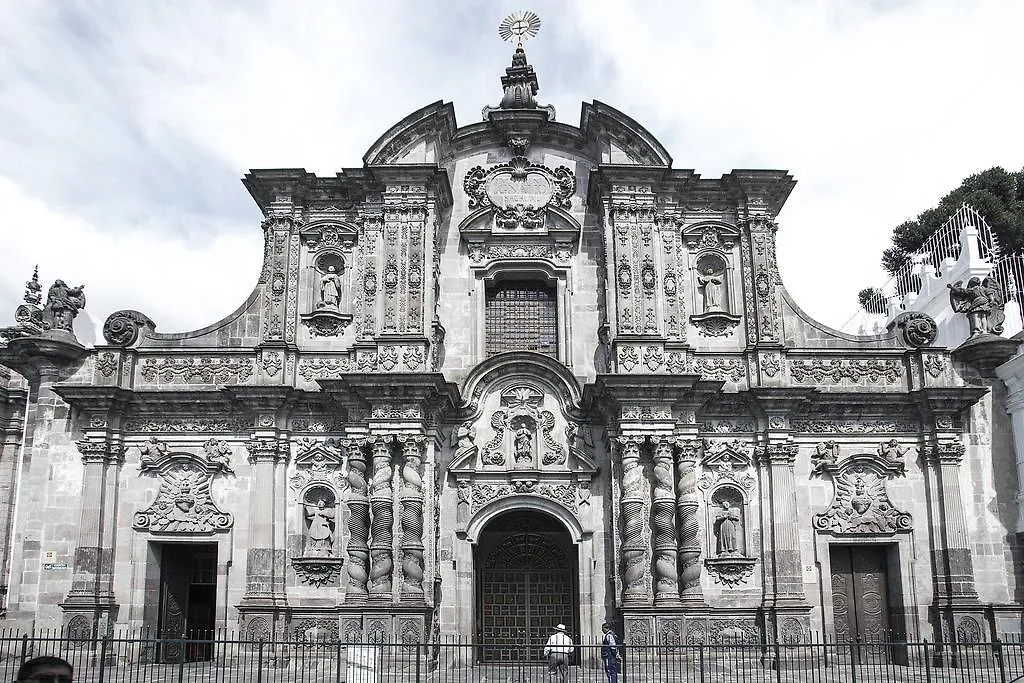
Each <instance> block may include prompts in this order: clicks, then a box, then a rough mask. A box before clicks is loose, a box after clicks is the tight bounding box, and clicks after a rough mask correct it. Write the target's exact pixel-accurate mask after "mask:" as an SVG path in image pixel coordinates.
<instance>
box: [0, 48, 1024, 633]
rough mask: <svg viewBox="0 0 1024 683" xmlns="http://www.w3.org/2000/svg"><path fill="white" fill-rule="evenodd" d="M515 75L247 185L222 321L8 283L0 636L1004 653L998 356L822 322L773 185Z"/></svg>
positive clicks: (914, 324) (779, 174) (1015, 569)
mask: <svg viewBox="0 0 1024 683" xmlns="http://www.w3.org/2000/svg"><path fill="white" fill-rule="evenodd" d="M502 85H503V88H504V96H503V98H502V101H501V103H500V104H499V105H498V106H494V107H488V108H485V110H484V118H483V120H482V121H480V122H477V123H473V124H470V125H466V126H462V127H460V126H458V125H457V124H456V121H455V116H454V110H453V108H452V106H451V105H450V104H444V103H440V102H439V103H435V104H431V105H428V106H426V107H424V108H422V109H419V110H417V111H415V112H413V113H412V114H410V115H409V116H408V117H406V118H405V119H403V120H402V121H400V122H399V123H397V124H396V125H395V126H393V127H392V128H391V129H390V130H388V131H387V132H385V133H384V134H383V135H382V136H381V137H380V139H379V140H377V142H375V143H374V144H373V146H372V147H371V148H370V149H369V151H368V152H367V153H366V155H365V157H364V158H363V164H362V165H361V166H358V167H353V168H345V169H343V170H341V171H339V172H338V173H337V174H336V175H334V176H330V177H319V176H316V175H313V174H311V173H308V172H306V171H304V170H302V169H272V170H257V171H252V172H250V173H249V174H248V175H246V176H245V179H244V185H245V187H246V189H247V190H248V191H249V192H250V194H251V195H252V197H253V198H254V199H255V201H256V202H257V204H258V205H259V207H260V209H261V210H262V212H263V214H264V216H265V220H264V221H263V224H262V231H263V234H264V238H265V245H266V248H265V252H264V256H263V269H262V273H261V276H260V278H259V282H258V284H257V285H256V287H255V289H254V290H253V292H252V294H251V296H249V298H248V299H247V300H246V301H244V302H243V303H242V304H241V306H240V307H239V308H238V309H237V311H235V312H234V313H233V314H231V315H230V316H228V317H227V318H225V319H224V320H221V321H219V322H215V323H213V324H211V325H210V326H208V327H205V328H203V329H200V330H196V331H194V332H188V333H181V334H162V333H159V332H157V331H156V329H155V326H154V323H153V322H152V321H150V319H149V318H148V317H147V316H145V315H144V314H142V313H139V312H137V311H128V310H125V311H119V312H117V313H114V314H113V315H111V316H110V317H109V318H108V319H107V321H106V324H105V325H104V329H103V335H104V339H105V343H103V344H100V345H97V346H96V347H95V348H85V347H83V346H81V345H80V344H79V343H78V342H77V340H76V339H75V338H74V335H73V333H72V332H71V331H70V330H71V325H70V320H71V318H73V316H74V313H75V312H77V310H78V308H80V306H81V305H84V298H81V289H78V290H77V291H78V295H79V296H80V298H79V299H77V300H76V299H75V298H74V297H73V296H71V297H69V296H68V288H67V287H66V286H63V289H60V288H58V289H57V290H56V291H55V290H54V289H52V288H51V290H50V294H51V296H49V297H48V300H47V303H46V304H45V305H41V304H42V296H41V288H40V286H39V285H38V283H36V282H35V281H33V283H30V285H31V286H30V289H29V293H28V295H27V296H26V303H25V304H24V305H23V306H22V307H21V308H20V309H19V315H18V321H19V322H18V324H17V325H15V326H14V327H12V328H8V329H7V330H6V331H5V333H4V336H5V338H6V342H5V344H4V345H3V346H2V347H0V360H2V362H3V363H4V365H5V366H6V367H7V368H9V369H10V370H11V372H9V373H6V376H5V379H4V386H3V388H2V389H0V394H2V398H3V399H4V402H3V404H2V409H3V410H4V411H5V412H4V413H3V415H0V417H2V418H3V420H2V422H0V425H2V428H3V441H2V449H3V450H2V458H0V485H2V486H4V488H5V490H6V493H7V495H6V496H5V498H4V500H5V501H7V502H6V504H5V505H4V506H3V507H0V532H2V533H3V538H2V539H0V540H2V541H3V546H2V550H3V553H4V556H3V560H4V562H3V572H4V575H3V583H4V584H5V585H6V591H7V592H6V596H5V608H6V622H5V623H6V624H7V625H11V626H17V627H30V626H36V627H42V626H61V625H63V626H66V627H67V628H69V629H70V630H71V632H72V633H74V634H87V633H96V632H100V633H103V632H107V631H108V630H110V629H114V628H115V627H132V628H136V627H150V628H152V629H156V630H157V631H159V632H160V633H162V634H167V635H180V634H181V633H194V632H201V631H203V630H206V629H212V628H221V627H226V628H230V629H238V630H240V631H241V632H242V633H244V634H245V636H246V637H252V638H268V637H271V636H275V635H282V634H283V635H288V636H289V637H290V636H293V635H298V636H300V637H301V636H302V635H303V634H306V633H308V632H310V629H315V630H316V631H317V632H319V633H327V634H330V635H332V636H338V637H341V638H344V639H372V640H378V641H379V640H386V641H398V642H413V641H415V642H423V641H426V640H428V639H431V638H433V637H437V636H438V635H460V636H463V637H471V638H474V639H478V640H480V641H483V642H488V643H498V644H501V643H510V642H513V641H516V640H517V639H521V638H523V637H526V638H529V639H531V640H534V641H536V640H540V641H541V642H542V641H543V638H544V637H545V635H546V633H547V631H548V629H550V627H551V626H552V625H554V624H555V623H559V622H562V623H565V624H567V625H569V627H570V631H571V632H572V633H573V634H574V635H575V636H578V637H583V638H594V637H597V636H598V635H599V634H600V624H601V623H602V622H603V621H605V620H609V621H613V622H616V623H618V624H620V625H621V627H622V628H623V630H624V632H625V636H626V638H627V639H628V641H630V642H646V643H678V642H706V643H714V642H721V641H722V640H723V639H727V638H732V639H735V638H742V639H746V640H749V641H758V642H760V641H763V640H764V641H769V642H770V641H772V640H776V639H778V640H780V641H785V642H796V641H800V640H803V639H806V638H809V637H810V636H811V634H812V632H813V633H825V634H829V635H834V636H837V637H839V638H853V637H861V638H865V639H872V638H874V639H878V638H886V637H896V638H910V639H915V638H937V637H945V638H955V639H959V640H961V641H978V640H982V639H987V638H989V637H992V636H994V635H997V634H1002V633H1006V632H1012V633H1019V632H1020V627H1021V608H1020V600H1021V592H1022V584H1021V581H1022V569H1021V558H1020V555H1019V549H1018V546H1017V541H1016V536H1015V534H1014V525H1015V520H1016V518H1017V504H1018V501H1017V500H1016V492H1017V481H1016V471H1015V463H1014V456H1013V449H1012V440H1011V437H1010V433H1009V428H1008V425H1007V421H1006V417H1005V414H1004V409H1003V406H1002V401H1003V400H1004V399H1005V396H1002V395H1001V394H1000V391H1001V390H1000V389H999V386H1001V385H1000V384H999V383H998V382H995V381H994V378H993V374H992V367H993V366H994V364H995V363H997V362H1002V361H1003V360H1005V359H1006V358H1007V357H1009V355H1010V354H1011V353H1012V352H1013V350H1014V349H1015V348H1016V346H1015V344H1010V343H1009V342H1007V341H1006V340H1003V342H1002V345H999V344H996V345H995V346H993V345H992V344H988V345H986V344H985V343H981V342H985V341H986V340H975V341H978V342H979V343H977V344H974V345H973V346H972V347H971V348H969V349H966V350H965V349H964V348H963V347H961V349H958V350H957V352H950V351H948V350H946V349H943V348H935V347H933V346H931V344H932V342H933V341H934V339H935V325H934V322H932V321H931V320H930V319H929V318H928V317H927V316H923V315H916V316H908V317H906V318H905V319H902V320H898V321H897V323H896V324H894V325H892V326H891V327H890V330H889V331H888V332H887V333H886V334H883V335H878V336H872V337H863V336H854V335H848V334H844V333H841V332H838V331H836V330H832V329H830V328H828V327H826V326H824V325H822V324H820V323H818V322H815V321H814V320H812V319H810V318H809V317H808V316H807V315H806V314H804V313H803V312H802V311H801V310H800V309H799V308H798V307H797V306H796V305H795V304H794V303H793V300H792V299H791V298H790V296H789V294H788V293H787V292H786V290H785V288H784V286H783V284H782V282H781V279H780V276H779V271H778V267H777V264H776V257H775V235H776V230H777V227H778V226H777V223H776V216H777V215H778V214H779V212H780V211H781V209H782V207H783V204H784V203H785V201H786V199H787V197H788V195H789V194H790V192H791V190H792V188H793V186H794V180H793V178H792V177H791V176H790V175H789V174H788V173H787V172H785V171H776V170H734V171H732V172H731V173H728V174H726V175H724V176H722V177H720V178H702V177H701V176H700V175H699V174H697V173H695V172H694V171H692V170H688V169H682V168H674V167H673V161H672V158H671V157H670V156H669V153H668V151H667V150H666V149H665V148H664V147H663V146H662V145H661V144H660V143H659V142H658V140H656V139H655V138H654V136H652V135H651V134H650V133H649V132H648V131H647V130H645V129H644V128H643V127H642V126H641V125H640V124H639V123H637V122H636V121H634V120H632V119H631V118H629V117H628V116H627V115H625V114H623V113H622V112H620V111H618V110H617V109H614V108H613V107H611V106H608V105H606V104H603V103H600V102H594V103H592V104H584V105H583V109H582V116H581V118H580V122H579V125H578V126H576V125H569V124H566V123H561V122H558V121H556V120H555V115H554V111H553V110H552V109H551V108H550V107H544V106H541V105H539V104H538V103H537V101H536V99H535V95H536V93H537V89H538V84H537V77H536V74H535V72H534V70H533V68H532V67H531V66H530V65H529V64H528V62H527V59H526V55H525V52H524V51H523V50H522V48H521V47H520V48H519V49H518V50H517V51H516V52H515V55H514V57H513V61H512V66H511V67H509V68H508V69H506V75H505V76H504V77H503V78H502ZM822 229H823V230H827V225H823V226H822ZM60 284H61V285H63V283H60ZM56 286H57V285H55V287H56ZM1007 344H1010V346H1007ZM965 346H966V345H965ZM1003 391H1005V390H1003Z"/></svg>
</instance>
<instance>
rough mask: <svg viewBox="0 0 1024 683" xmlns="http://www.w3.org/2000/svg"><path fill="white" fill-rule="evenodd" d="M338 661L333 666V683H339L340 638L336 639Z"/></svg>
mask: <svg viewBox="0 0 1024 683" xmlns="http://www.w3.org/2000/svg"><path fill="white" fill-rule="evenodd" d="M337 645H338V661H337V663H336V664H335V665H334V683H341V638H340V637H339V638H338V642H337Z"/></svg>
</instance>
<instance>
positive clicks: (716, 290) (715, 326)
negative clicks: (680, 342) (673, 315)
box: [690, 251, 741, 337]
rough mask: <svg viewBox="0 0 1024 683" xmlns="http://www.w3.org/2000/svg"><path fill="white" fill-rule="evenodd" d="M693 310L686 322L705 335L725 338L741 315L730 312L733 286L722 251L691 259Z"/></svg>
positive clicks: (730, 269)
mask: <svg viewBox="0 0 1024 683" xmlns="http://www.w3.org/2000/svg"><path fill="white" fill-rule="evenodd" d="M692 264H693V265H692V269H693V285H694V297H693V310H694V311H695V313H694V314H693V315H691V316H690V322H691V323H693V325H694V326H695V327H696V328H697V331H698V332H700V334H702V335H703V336H705V337H728V336H729V335H731V334H732V332H733V330H735V329H736V326H737V325H739V322H740V320H741V317H740V316H738V315H736V314H734V313H732V311H733V310H734V308H735V306H736V304H735V302H734V298H735V296H734V288H733V283H732V282H731V281H730V280H731V273H732V272H733V269H732V268H731V266H730V264H729V261H728V257H727V255H726V254H724V253H721V252H716V251H707V252H705V253H701V254H700V255H698V256H697V257H696V258H695V259H694V260H693V261H692Z"/></svg>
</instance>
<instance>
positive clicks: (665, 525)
mask: <svg viewBox="0 0 1024 683" xmlns="http://www.w3.org/2000/svg"><path fill="white" fill-rule="evenodd" d="M673 465H674V463H673V443H672V441H671V439H669V438H667V437H663V438H660V439H658V440H657V441H656V443H655V445H654V468H653V469H652V479H653V481H652V484H653V488H652V494H651V548H652V550H653V551H654V560H653V562H652V570H653V573H654V604H655V605H672V604H675V603H678V602H679V570H678V568H677V565H678V561H679V549H678V547H677V545H676V544H677V542H678V541H677V538H676V495H675V486H674V485H673V484H674V482H673ZM694 481H695V482H696V479H695V480H694ZM695 512H696V510H694V513H695Z"/></svg>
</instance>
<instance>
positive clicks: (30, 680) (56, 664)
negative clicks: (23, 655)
mask: <svg viewBox="0 0 1024 683" xmlns="http://www.w3.org/2000/svg"><path fill="white" fill-rule="evenodd" d="M74 675H75V672H74V669H72V668H71V665H70V664H68V663H67V662H66V661H64V660H63V659H61V658H60V657H50V656H44V657H36V658H34V659H30V660H28V661H27V662H25V663H24V664H22V665H21V667H20V668H19V669H18V678H17V679H16V683H73V680H74V678H73V676H74Z"/></svg>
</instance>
